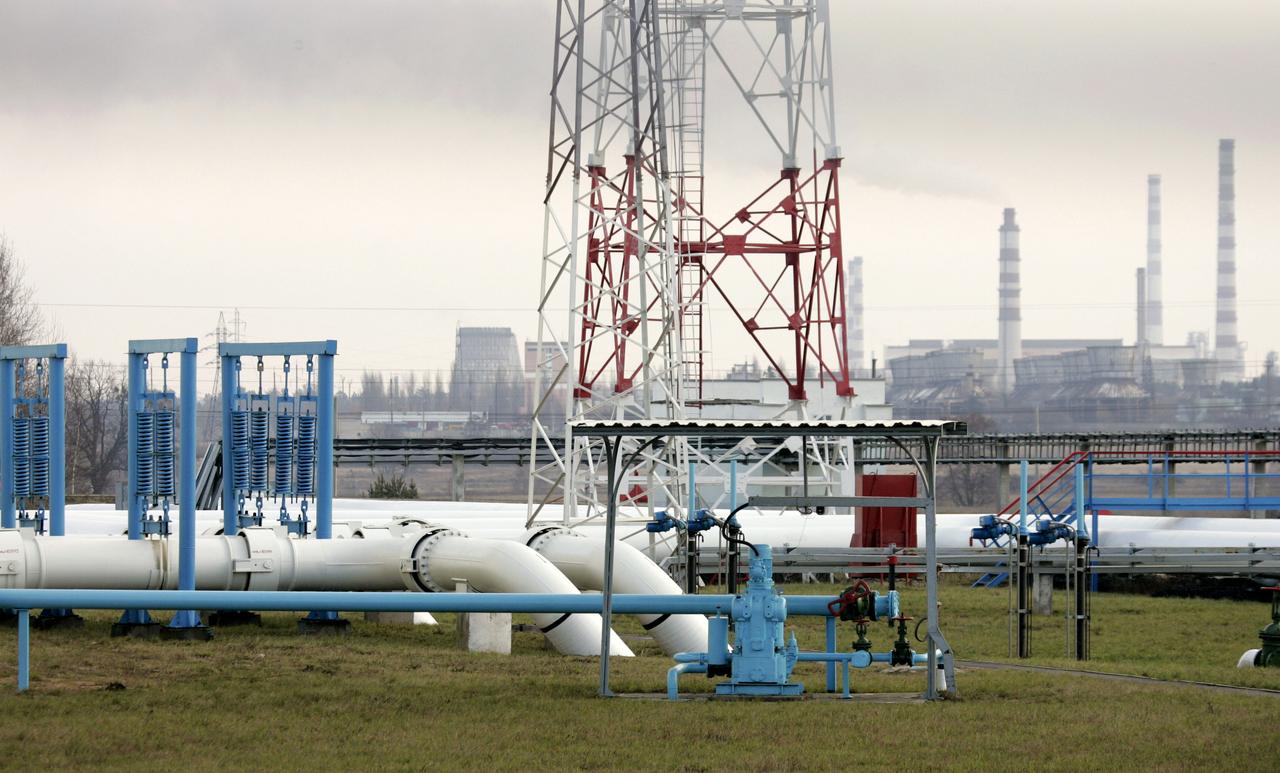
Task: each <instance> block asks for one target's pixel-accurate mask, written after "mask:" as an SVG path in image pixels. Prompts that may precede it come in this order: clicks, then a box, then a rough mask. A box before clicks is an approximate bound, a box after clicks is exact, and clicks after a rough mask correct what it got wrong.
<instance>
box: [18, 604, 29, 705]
mask: <svg viewBox="0 0 1280 773" xmlns="http://www.w3.org/2000/svg"><path fill="white" fill-rule="evenodd" d="M30 686H31V610H29V609H19V610H18V692H26V691H27V688H28V687H30Z"/></svg>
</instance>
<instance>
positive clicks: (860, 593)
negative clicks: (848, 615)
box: [827, 580, 871, 617]
mask: <svg viewBox="0 0 1280 773" xmlns="http://www.w3.org/2000/svg"><path fill="white" fill-rule="evenodd" d="M870 595H871V586H870V585H867V581H866V580H858V581H857V582H855V583H854V584H853V585H852V586H851V587H849V588H845V589H844V591H843V592H842V593H841V594H840V595H839V596H837V597H836V598H835V599H833V600H832V601H831V602H829V603H828V604H827V612H829V613H830V614H831V616H832V617H842V616H843V615H844V610H845V607H847V606H849V605H850V604H856V603H857V602H858V601H859V600H861V599H864V598H866V597H867V596H870Z"/></svg>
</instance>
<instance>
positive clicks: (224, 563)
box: [0, 524, 656, 657]
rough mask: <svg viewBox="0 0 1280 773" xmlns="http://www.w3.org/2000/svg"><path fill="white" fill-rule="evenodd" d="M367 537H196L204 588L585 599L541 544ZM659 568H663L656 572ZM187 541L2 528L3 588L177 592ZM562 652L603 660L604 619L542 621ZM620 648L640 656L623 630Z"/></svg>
mask: <svg viewBox="0 0 1280 773" xmlns="http://www.w3.org/2000/svg"><path fill="white" fill-rule="evenodd" d="M358 536H360V537H364V539H328V540H319V539H290V537H289V535H288V534H287V533H286V532H284V531H283V530H279V531H277V530H276V529H273V528H267V527H258V528H246V529H241V531H240V533H239V534H238V535H236V536H234V537H227V536H223V535H201V536H199V537H197V538H196V588H197V589H198V590H263V591H396V590H409V591H423V590H427V591H452V590H453V589H454V586H455V584H456V583H457V582H459V581H463V582H466V583H467V584H468V585H469V586H470V587H471V588H473V589H475V590H477V591H481V592H485V591H489V592H510V593H577V592H578V589H577V588H576V587H575V586H574V585H573V583H572V582H571V581H570V580H569V579H568V578H567V577H565V576H564V574H562V573H561V572H560V570H558V569H556V567H555V566H554V565H553V564H552V563H551V562H550V561H548V560H547V559H545V558H543V557H542V556H541V555H539V554H538V553H537V552H536V551H534V550H533V549H532V548H529V547H527V546H526V545H523V544H520V543H517V542H512V541H508V540H491V539H473V538H470V537H466V536H464V535H462V534H461V533H460V532H457V531H452V530H449V529H444V528H440V527H434V528H424V527H423V525H422V524H410V525H407V527H406V525H401V524H390V525H387V526H381V527H366V528H364V529H361V533H360V534H359V535H358ZM655 568H656V567H655ZM177 570H178V540H177V538H176V537H171V538H169V539H163V540H161V539H143V540H127V539H121V538H120V537H71V536H62V537H49V536H44V535H36V534H35V533H34V532H33V531H32V530H30V529H6V530H0V588H85V589H115V590H156V589H161V590H173V589H176V588H177V586H178V571H177ZM534 620H535V621H536V622H537V624H538V626H539V627H540V628H542V630H543V633H544V634H545V635H546V636H547V639H548V640H549V641H550V642H551V644H552V646H554V647H555V648H556V649H557V650H558V651H560V652H562V653H564V654H567V655H597V656H598V655H599V654H600V638H601V631H602V627H603V621H602V620H601V618H600V616H599V615H587V614H577V615H567V616H560V615H556V614H546V615H534ZM613 637H614V638H613V643H612V644H611V648H612V649H611V652H612V653H614V654H617V655H620V656H623V657H628V656H631V655H632V652H631V650H630V649H628V648H627V646H626V644H624V643H623V642H622V640H621V639H619V638H618V636H617V634H616V633H614V634H613Z"/></svg>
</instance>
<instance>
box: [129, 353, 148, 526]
mask: <svg viewBox="0 0 1280 773" xmlns="http://www.w3.org/2000/svg"><path fill="white" fill-rule="evenodd" d="M143 357H144V355H142V354H140V353H136V352H130V354H129V371H128V381H129V384H128V387H129V410H128V412H127V413H128V423H129V428H128V460H129V462H128V466H129V484H128V492H127V493H128V499H129V539H131V540H139V539H142V497H141V496H139V495H138V426H137V421H136V418H135V417H136V416H137V414H138V413H139V412H141V411H142V410H143V409H144V408H145V406H144V405H142V404H141V402H142V400H143V397H142V393H143V392H144V391H145V390H146V378H145V375H144V374H143V372H142V361H143Z"/></svg>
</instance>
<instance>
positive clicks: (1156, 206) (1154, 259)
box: [1139, 174, 1164, 346]
mask: <svg viewBox="0 0 1280 773" xmlns="http://www.w3.org/2000/svg"><path fill="white" fill-rule="evenodd" d="M1160 247H1161V245H1160V175H1158V174H1151V175H1147V290H1146V305H1145V307H1144V308H1143V312H1142V314H1143V318H1144V319H1145V320H1146V323H1145V330H1144V332H1143V334H1142V335H1140V336H1139V338H1143V339H1145V340H1146V342H1147V343H1148V344H1150V345H1152V346H1161V345H1162V344H1164V304H1163V303H1162V302H1161V297H1162V295H1163V290H1162V289H1161V276H1160V274H1161V269H1160V257H1161V249H1160Z"/></svg>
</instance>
